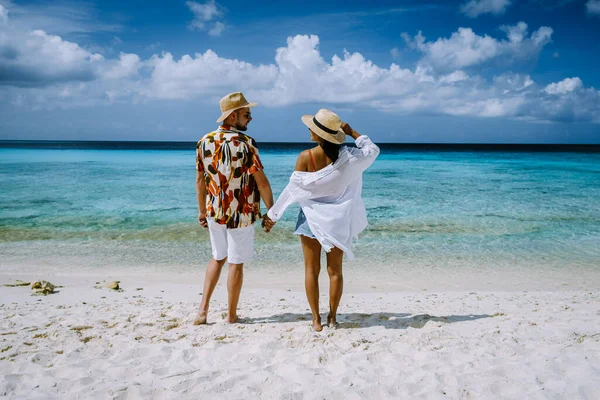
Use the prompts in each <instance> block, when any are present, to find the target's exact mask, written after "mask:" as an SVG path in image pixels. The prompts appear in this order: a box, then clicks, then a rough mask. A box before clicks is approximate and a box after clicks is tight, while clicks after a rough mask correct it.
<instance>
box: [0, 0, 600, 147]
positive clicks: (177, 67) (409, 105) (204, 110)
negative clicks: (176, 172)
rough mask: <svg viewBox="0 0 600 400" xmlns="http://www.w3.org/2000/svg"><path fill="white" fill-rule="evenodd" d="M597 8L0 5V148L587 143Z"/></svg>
mask: <svg viewBox="0 0 600 400" xmlns="http://www.w3.org/2000/svg"><path fill="white" fill-rule="evenodd" d="M599 37H600V0H582V1H575V0H571V1H569V0H556V1H541V0H523V1H517V0H463V1H456V2H452V1H378V2H367V1H318V2H313V1H305V2H284V1H262V2H260V1H257V2H241V1H225V0H223V1H208V2H206V1H177V0H171V1H143V2H142V1H125V2H123V1H107V0H104V1H96V2H94V1H88V2H80V1H77V2H68V1H55V2H52V1H50V2H49V1H16V0H11V1H7V0H0V139H32V140H36V139H44V140H190V141H191V140H197V139H198V138H199V137H201V136H202V135H203V134H204V133H206V132H208V131H210V130H212V129H214V127H215V126H216V123H215V122H214V121H215V120H216V118H217V117H218V115H219V114H220V112H219V108H218V100H219V98H221V97H222V96H223V95H225V94H227V93H229V92H232V91H238V90H241V91H243V92H244V94H245V95H246V97H247V98H248V99H249V100H251V101H258V102H259V103H260V104H259V107H257V108H255V109H254V110H253V116H254V120H253V122H252V123H251V125H250V128H249V131H248V133H250V134H251V135H252V136H254V137H255V138H256V139H257V140H258V141H259V142H260V141H306V140H308V136H307V134H306V129H305V128H304V126H303V125H302V123H301V122H300V116H301V115H303V114H309V113H315V112H316V111H317V110H318V109H319V108H321V107H326V108H330V109H332V110H334V111H336V112H337V113H338V114H339V115H340V116H341V117H342V119H344V120H347V121H348V122H350V123H351V124H352V125H353V127H355V129H357V130H358V131H359V132H361V133H367V134H369V135H370V136H371V137H372V138H374V139H375V140H376V141H380V142H436V143H444V142H458V143H461V142H463V143H464V142H469V143H600V74H598V72H597V70H598V65H600V41H599V40H598V38H599Z"/></svg>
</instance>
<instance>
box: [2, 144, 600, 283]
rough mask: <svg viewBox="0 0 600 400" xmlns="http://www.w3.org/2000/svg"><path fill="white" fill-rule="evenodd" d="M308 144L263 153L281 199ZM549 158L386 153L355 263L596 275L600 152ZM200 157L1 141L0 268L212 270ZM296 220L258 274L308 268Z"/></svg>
mask: <svg viewBox="0 0 600 400" xmlns="http://www.w3.org/2000/svg"><path fill="white" fill-rule="evenodd" d="M309 146H311V144H309V143H306V144H293V145H292V144H287V145H286V144H270V145H266V144H265V145H263V146H261V145H260V143H259V147H260V148H261V158H262V161H263V164H264V166H265V171H266V173H267V176H268V178H269V179H270V181H271V184H272V187H273V191H274V193H275V195H277V194H279V193H280V192H281V190H282V189H283V187H284V186H285V185H286V182H287V180H288V178H289V175H290V173H291V172H292V170H293V167H294V163H295V159H296V156H297V154H298V153H299V152H300V151H301V150H302V149H305V148H308V147H309ZM543 150H544V149H542V151H540V149H536V148H525V149H523V148H518V149H510V148H508V149H501V150H497V149H495V148H493V147H489V148H487V147H486V148H475V149H472V148H469V147H460V146H456V147H443V146H442V147H439V146H438V147H435V146H429V147H427V146H423V147H418V146H413V147H402V146H400V147H398V146H396V147H393V146H387V147H386V146H382V153H381V155H380V156H379V158H378V159H377V160H376V161H375V163H374V164H373V166H372V167H371V168H370V169H369V170H368V171H367V172H366V173H365V174H364V177H363V178H364V179H363V198H364V203H365V205H366V207H367V213H368V218H369V227H368V228H367V230H366V231H365V232H364V233H363V234H362V236H361V238H360V241H359V242H358V243H357V245H356V256H357V260H356V261H354V263H355V265H359V266H360V267H361V268H362V269H363V270H369V269H373V270H376V269H379V270H380V269H385V268H388V267H389V268H395V267H394V266H398V265H403V266H408V267H412V268H420V267H429V268H431V267H435V268H438V269H440V270H444V271H447V272H448V271H452V270H454V269H457V268H463V267H465V266H468V267H469V268H491V269H493V268H513V267H514V268H540V267H543V268H549V269H564V268H575V270H581V269H584V270H599V269H600V152H598V150H597V148H592V149H591V150H589V151H586V150H585V149H576V151H571V150H569V149H567V150H562V151H556V149H552V151H543ZM559 150H560V149H559ZM194 157H195V152H194V143H188V144H185V143H170V144H169V143H162V144H161V143H155V144H143V143H141V144H135V143H129V144H123V143H119V142H116V143H54V144H48V143H46V144H39V145H36V144H31V143H25V144H19V143H14V142H13V143H8V144H7V142H0V253H1V254H2V257H1V258H2V261H0V267H1V268H10V267H13V266H15V265H24V264H39V265H53V266H58V267H60V266H64V268H71V269H73V268H75V269H77V268H93V269H97V268H103V267H114V266H115V265H116V266H136V267H141V268H148V269H158V270H173V271H194V270H197V269H198V268H203V267H204V265H205V264H206V261H207V260H208V259H209V258H210V252H209V244H208V234H207V232H206V231H204V230H203V229H202V228H201V227H200V226H199V225H198V224H197V223H196V215H197V205H196V199H195V188H194V179H195V169H194ZM297 213H298V207H297V206H295V207H292V208H291V209H289V210H288V211H287V213H286V215H285V217H284V219H283V220H282V221H281V222H280V223H278V224H277V226H276V227H275V229H274V231H273V232H272V233H270V234H265V233H264V232H262V231H260V232H259V228H258V227H257V237H256V259H255V260H254V261H253V262H252V263H251V264H252V265H251V267H252V268H275V267H278V268H284V269H285V268H290V266H294V267H295V266H296V265H298V264H300V263H301V260H302V256H301V252H300V246H299V243H298V242H299V240H298V239H297V237H295V236H294V235H293V234H292V230H293V227H294V223H295V219H296V216H297Z"/></svg>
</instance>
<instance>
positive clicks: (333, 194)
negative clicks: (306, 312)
mask: <svg viewBox="0 0 600 400" xmlns="http://www.w3.org/2000/svg"><path fill="white" fill-rule="evenodd" d="M302 122H303V123H304V124H305V125H306V126H307V127H308V129H309V132H310V137H311V140H313V141H315V142H317V144H318V146H317V147H314V148H312V149H310V150H305V151H303V152H302V153H300V156H298V160H297V161H296V168H295V171H294V173H293V174H292V176H291V177H290V182H289V184H288V185H287V186H286V188H285V189H284V191H283V192H282V193H281V195H280V196H279V199H277V202H276V203H275V205H274V206H273V207H272V208H271V209H270V210H269V212H268V213H267V215H265V217H264V221H263V225H264V227H265V229H266V230H267V231H269V230H270V229H271V228H272V227H273V225H274V224H275V221H277V220H278V219H279V218H281V216H282V214H283V213H284V211H285V210H286V208H287V207H288V206H290V205H291V204H293V203H295V202H298V203H299V204H300V206H301V207H302V211H300V214H299V215H298V222H297V224H296V231H295V232H294V233H295V234H297V235H300V240H301V242H302V252H303V253H304V267H305V289H306V297H307V298H308V303H309V304H310V309H311V311H312V315H313V322H312V326H313V329H314V330H315V331H321V330H322V329H323V326H322V325H321V316H320V315H319V281H318V278H319V272H320V271H321V248H324V249H325V251H326V252H327V272H328V274H329V315H328V316H327V324H328V325H329V326H330V327H334V326H335V324H336V313H337V308H338V305H339V304H340V299H341V298H342V290H343V286H344V279H343V276H342V258H343V256H344V253H346V255H347V257H348V259H350V260H352V259H354V255H353V254H352V240H353V239H355V238H357V236H358V234H359V233H360V232H362V231H363V230H364V229H365V227H366V226H367V213H366V211H365V207H364V205H363V202H362V199H361V191H362V172H363V171H364V170H365V169H367V168H368V167H369V165H371V163H373V161H374V160H375V158H376V157H377V155H378V154H379V147H377V146H376V145H375V144H373V142H371V140H370V139H369V138H368V137H367V136H364V135H362V136H361V135H359V134H358V133H356V131H354V130H352V128H350V126H349V125H348V124H346V123H342V121H341V120H340V118H339V117H338V116H337V115H336V114H335V113H334V112H332V111H329V110H326V109H321V110H319V112H318V113H317V114H316V115H314V116H313V115H305V116H303V117H302ZM346 135H348V136H351V137H352V138H353V139H354V140H355V141H356V146H357V148H348V147H346V146H343V147H342V146H341V144H342V143H344V141H345V139H346Z"/></svg>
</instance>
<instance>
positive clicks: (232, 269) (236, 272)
mask: <svg viewBox="0 0 600 400" xmlns="http://www.w3.org/2000/svg"><path fill="white" fill-rule="evenodd" d="M243 283H244V264H229V275H228V276H227V296H228V300H229V302H228V303H229V304H228V310H227V322H229V323H230V324H233V323H236V322H237V321H238V316H237V306H238V301H239V300H240V292H241V291H242V284H243Z"/></svg>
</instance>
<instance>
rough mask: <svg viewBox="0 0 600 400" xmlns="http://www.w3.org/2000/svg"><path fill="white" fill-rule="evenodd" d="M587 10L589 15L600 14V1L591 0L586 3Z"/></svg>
mask: <svg viewBox="0 0 600 400" xmlns="http://www.w3.org/2000/svg"><path fill="white" fill-rule="evenodd" d="M585 8H586V10H587V13H588V14H596V15H598V14H600V0H589V1H588V2H587V3H585Z"/></svg>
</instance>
